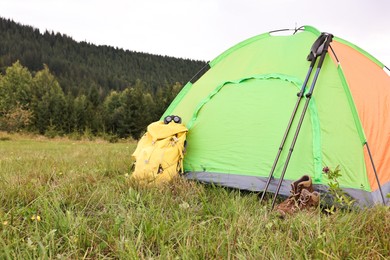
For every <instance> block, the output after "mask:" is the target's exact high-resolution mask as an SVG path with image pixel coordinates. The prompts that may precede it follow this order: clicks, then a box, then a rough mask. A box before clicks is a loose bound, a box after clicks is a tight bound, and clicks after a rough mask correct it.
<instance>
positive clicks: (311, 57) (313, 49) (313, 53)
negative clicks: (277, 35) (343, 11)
mask: <svg viewBox="0 0 390 260" xmlns="http://www.w3.org/2000/svg"><path fill="white" fill-rule="evenodd" d="M323 41H324V36H323V35H321V36H320V37H318V38H317V40H316V41H315V42H314V44H313V46H312V47H311V50H310V54H309V56H308V57H307V59H308V60H309V61H311V63H310V67H309V70H308V72H307V74H306V78H305V81H304V82H303V84H302V88H301V90H300V92H299V93H298V94H297V96H298V99H297V102H296V103H295V106H294V109H293V112H292V114H291V117H290V120H289V121H288V124H287V128H286V131H285V132H284V135H283V138H282V142H281V144H280V146H279V150H278V153H277V155H276V157H275V160H274V163H273V165H272V168H271V171H270V173H269V176H268V179H267V183H266V184H265V187H264V190H263V193H262V195H261V198H260V203H261V202H262V201H263V199H264V196H265V193H266V192H267V190H268V187H269V184H270V183H271V180H272V178H273V174H274V171H275V168H276V165H277V164H278V161H279V157H280V154H281V153H282V150H283V147H284V144H285V142H286V139H287V136H288V134H289V132H290V129H291V125H292V123H293V121H294V118H295V115H296V113H297V110H298V107H299V104H300V102H301V100H302V97H303V94H304V92H305V89H306V85H307V82H308V81H309V79H310V76H311V73H312V71H313V68H314V65H315V63H316V61H317V57H318V55H317V51H318V48H319V46H320V45H321V44H322V43H323Z"/></svg>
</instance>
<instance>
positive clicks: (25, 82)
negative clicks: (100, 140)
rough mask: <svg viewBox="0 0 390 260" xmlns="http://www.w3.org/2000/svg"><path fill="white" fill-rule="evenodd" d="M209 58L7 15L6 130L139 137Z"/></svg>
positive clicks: (1, 26) (1, 92) (3, 38)
mask: <svg viewBox="0 0 390 260" xmlns="http://www.w3.org/2000/svg"><path fill="white" fill-rule="evenodd" d="M205 64H206V62H204V61H197V60H190V59H180V58H174V57H168V56H161V55H153V54H147V53H140V52H135V51H129V50H123V49H120V48H117V47H110V46H96V45H94V44H91V43H88V42H77V41H75V40H73V39H72V38H71V37H69V36H67V35H64V34H61V33H55V32H52V31H51V32H50V31H45V32H43V33H41V32H40V30H39V29H36V28H33V27H31V26H26V25H21V24H19V23H17V22H14V21H12V20H9V19H3V18H0V130H1V131H8V132H13V131H22V130H23V131H30V132H35V133H39V134H45V135H51V136H53V135H54V136H55V135H66V134H72V133H79V134H81V133H85V132H88V133H90V134H93V135H97V134H102V133H103V134H110V135H114V136H117V137H120V138H126V137H132V138H134V139H139V138H140V136H141V135H142V133H143V132H144V131H145V128H146V126H147V125H148V124H149V123H150V122H152V121H156V120H158V119H159V118H160V116H161V115H162V113H163V112H164V111H165V109H166V108H167V106H168V105H169V104H170V102H171V101H172V100H173V98H174V97H175V96H176V94H177V93H178V92H179V91H180V90H181V88H182V86H183V85H184V84H185V83H186V82H187V81H189V80H190V79H191V78H192V76H193V75H195V74H196V72H197V71H199V70H200V69H201V68H202V67H203V66H204V65H205Z"/></svg>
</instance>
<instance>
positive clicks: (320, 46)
mask: <svg viewBox="0 0 390 260" xmlns="http://www.w3.org/2000/svg"><path fill="white" fill-rule="evenodd" d="M332 38H333V35H332V34H326V33H322V34H321V36H320V37H319V39H320V40H321V42H319V41H318V40H317V41H316V42H315V43H314V45H313V47H314V46H315V47H316V48H317V50H315V51H314V52H313V48H312V51H311V52H310V54H309V57H310V55H314V57H315V56H316V55H318V54H320V56H321V57H320V60H319V62H318V65H317V69H316V73H315V75H314V78H313V81H312V84H311V86H310V90H309V92H308V93H307V94H306V95H305V96H306V102H305V106H304V107H303V110H302V114H301V117H300V118H299V122H298V126H297V129H296V131H295V134H294V138H293V140H292V143H291V146H290V149H289V153H288V155H287V159H286V161H285V163H284V167H283V170H282V173H281V175H280V179H279V183H278V186H277V188H276V191H275V195H274V198H273V200H272V205H271V210H272V209H273V208H274V206H275V202H276V197H277V196H278V194H279V191H280V187H281V185H282V182H283V179H284V175H285V173H286V170H287V167H288V164H289V162H290V158H291V155H292V152H293V150H294V146H295V143H296V141H297V139H298V135H299V131H300V129H301V126H302V123H303V119H304V118H305V114H306V111H307V108H308V107H309V102H310V100H311V97H312V94H313V91H314V86H315V84H316V82H317V79H318V75H319V73H320V71H321V67H322V64H323V62H324V59H325V57H326V53H327V52H328V47H329V44H330V42H331V41H332Z"/></svg>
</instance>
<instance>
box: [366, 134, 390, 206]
mask: <svg viewBox="0 0 390 260" xmlns="http://www.w3.org/2000/svg"><path fill="white" fill-rule="evenodd" d="M364 145H365V146H366V147H367V152H368V155H369V156H370V160H371V165H372V169H373V170H374V173H375V178H376V182H377V183H378V187H379V191H380V193H381V197H382V202H383V205H386V203H385V197H384V196H383V191H382V187H381V183H380V181H379V177H378V173H377V171H376V167H375V164H374V159H373V158H372V154H371V150H370V147H369V146H368V143H367V141H366V142H365V143H364Z"/></svg>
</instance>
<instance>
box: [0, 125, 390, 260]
mask: <svg viewBox="0 0 390 260" xmlns="http://www.w3.org/2000/svg"><path fill="white" fill-rule="evenodd" d="M135 146H136V143H135V142H132V141H126V142H125V141H123V142H119V143H115V144H112V143H107V142H103V141H72V140H67V139H46V138H42V137H39V138H38V137H28V136H21V135H6V134H4V133H3V134H1V133H0V259H37V258H38V259H152V258H153V259H389V258H390V243H389V241H390V210H389V207H385V206H376V207H373V208H370V209H365V210H360V211H351V212H342V211H339V212H336V214H334V215H326V214H323V213H321V212H320V211H319V210H318V211H316V212H313V213H305V212H300V213H298V214H296V215H294V216H293V217H289V218H286V219H284V220H282V219H280V218H278V217H277V216H276V215H275V214H274V213H273V212H271V213H270V212H268V211H267V206H266V204H263V205H261V204H259V200H258V196H257V194H253V193H244V192H240V191H237V190H231V189H225V188H221V187H215V186H212V185H202V184H199V183H195V182H188V181H186V180H183V179H177V180H175V181H174V182H173V183H172V184H171V185H169V186H165V187H162V188H150V189H144V188H140V187H137V186H135V185H129V184H127V182H126V178H127V176H128V175H129V174H130V173H131V169H130V168H131V164H132V160H131V153H132V151H133V150H134V149H135ZM37 216H39V218H40V221H39V220H37Z"/></svg>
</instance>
